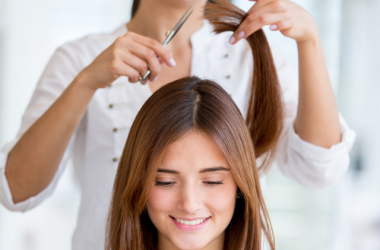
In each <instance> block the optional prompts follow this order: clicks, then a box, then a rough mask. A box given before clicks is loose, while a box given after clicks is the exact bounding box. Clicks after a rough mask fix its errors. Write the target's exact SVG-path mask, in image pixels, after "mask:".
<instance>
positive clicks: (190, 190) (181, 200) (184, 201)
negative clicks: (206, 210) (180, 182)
mask: <svg viewBox="0 0 380 250" xmlns="http://www.w3.org/2000/svg"><path fill="white" fill-rule="evenodd" d="M202 207H203V201H202V198H201V195H200V193H199V192H198V190H197V188H196V187H192V186H190V185H188V186H186V187H184V188H183V190H182V191H181V192H179V197H178V209H180V210H182V211H184V212H186V213H189V214H195V213H196V212H197V211H198V210H200V209H201V208H202Z"/></svg>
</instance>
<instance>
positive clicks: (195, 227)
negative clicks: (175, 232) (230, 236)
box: [170, 216, 211, 232]
mask: <svg viewBox="0 0 380 250" xmlns="http://www.w3.org/2000/svg"><path fill="white" fill-rule="evenodd" d="M210 218H211V217H208V218H206V219H204V218H195V219H180V218H177V220H182V222H185V223H188V222H190V221H197V220H203V222H200V223H198V224H196V225H186V224H183V223H181V222H178V221H177V220H176V218H174V217H171V216H170V219H172V221H173V223H174V225H176V226H177V227H178V228H179V229H180V230H182V231H186V232H194V231H198V230H201V229H202V228H203V227H204V226H206V224H207V222H208V221H209V220H210ZM198 222H199V221H198ZM193 223H194V222H193Z"/></svg>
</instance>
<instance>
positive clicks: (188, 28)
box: [127, 0, 207, 50]
mask: <svg viewBox="0 0 380 250" xmlns="http://www.w3.org/2000/svg"><path fill="white" fill-rule="evenodd" d="M206 2H207V0H192V1H191V2H190V1H184V0H160V1H158V0H140V6H139V8H138V10H137V12H136V14H135V15H134V17H133V18H132V20H131V21H130V22H129V23H127V28H128V31H132V32H134V33H137V34H140V35H142V36H146V37H150V38H153V39H155V40H157V41H159V42H160V43H162V42H163V41H164V40H165V33H166V31H168V30H172V29H173V28H174V25H175V24H176V23H177V22H178V21H179V19H180V18H181V17H182V15H183V14H185V12H186V10H187V9H188V8H189V7H190V5H191V4H192V3H193V4H194V5H193V9H194V11H193V13H192V14H191V16H190V17H189V18H188V19H187V21H186V22H185V23H184V25H183V26H182V28H181V29H180V30H179V31H178V33H177V34H176V35H175V37H174V38H173V40H171V41H170V43H169V44H168V45H167V48H168V49H170V50H175V49H176V48H181V47H183V46H184V45H188V44H189V42H190V36H191V35H192V34H193V33H194V32H195V31H197V30H198V29H199V28H200V27H202V25H203V6H204V5H205V4H206Z"/></svg>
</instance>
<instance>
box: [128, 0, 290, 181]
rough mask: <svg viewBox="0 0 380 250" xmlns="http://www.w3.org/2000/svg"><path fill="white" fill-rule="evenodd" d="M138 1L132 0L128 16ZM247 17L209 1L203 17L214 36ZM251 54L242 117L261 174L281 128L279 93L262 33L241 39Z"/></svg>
mask: <svg viewBox="0 0 380 250" xmlns="http://www.w3.org/2000/svg"><path fill="white" fill-rule="evenodd" d="M139 2H140V0H134V2H133V8H132V13H135V11H137V8H138V5H139ZM246 16H247V14H246V13H245V12H244V11H243V10H241V9H239V8H238V7H236V6H235V5H234V4H232V3H231V2H230V1H228V0H209V1H208V3H207V5H206V6H205V11H204V17H205V18H206V19H207V20H209V21H210V23H211V24H212V25H213V27H214V32H215V33H217V34H218V33H222V32H226V31H235V30H236V29H237V28H238V27H239V25H240V23H241V22H242V21H243V20H244V19H245V18H246ZM245 40H246V41H247V42H248V44H249V46H250V48H251V51H252V56H253V62H254V63H253V73H252V83H251V89H250V98H249V101H248V109H247V115H246V123H247V126H248V128H249V131H250V134H251V137H252V141H253V145H254V147H255V153H256V157H260V156H262V159H263V162H262V165H261V166H259V169H260V173H261V174H263V173H265V172H266V171H267V170H268V169H269V166H270V164H271V162H272V160H273V159H274V157H275V154H276V145H277V142H278V139H279V137H280V135H281V131H282V128H283V106H282V105H283V103H282V92H281V87H280V84H279V81H278V77H277V72H276V67H275V64H274V62H273V57H272V52H271V49H270V47H269V43H268V41H267V39H266V36H265V33H264V31H263V30H261V29H260V30H258V31H256V32H255V33H253V34H252V35H250V36H248V37H247V38H246V39H245Z"/></svg>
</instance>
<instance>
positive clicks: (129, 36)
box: [124, 31, 135, 38]
mask: <svg viewBox="0 0 380 250" xmlns="http://www.w3.org/2000/svg"><path fill="white" fill-rule="evenodd" d="M124 36H125V37H128V38H133V37H134V36H135V33H134V32H132V31H128V32H127V33H126V34H125V35H124Z"/></svg>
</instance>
